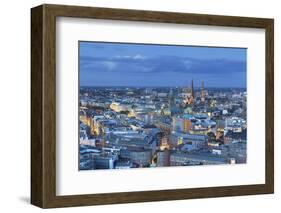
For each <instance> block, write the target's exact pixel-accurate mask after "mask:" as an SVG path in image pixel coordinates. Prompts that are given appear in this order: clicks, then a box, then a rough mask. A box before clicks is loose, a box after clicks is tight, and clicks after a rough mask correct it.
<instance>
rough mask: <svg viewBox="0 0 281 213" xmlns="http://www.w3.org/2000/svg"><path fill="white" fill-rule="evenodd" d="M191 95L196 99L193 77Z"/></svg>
mask: <svg viewBox="0 0 281 213" xmlns="http://www.w3.org/2000/svg"><path fill="white" fill-rule="evenodd" d="M191 97H192V98H193V99H194V98H195V96H194V85H193V79H192V80H191Z"/></svg>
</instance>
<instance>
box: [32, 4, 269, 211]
mask: <svg viewBox="0 0 281 213" xmlns="http://www.w3.org/2000/svg"><path fill="white" fill-rule="evenodd" d="M57 17H74V18H94V19H110V20H126V21H144V22H158V23H177V24H195V25H209V26H229V27H247V28H261V29H265V34H266V38H265V39H266V41H265V44H266V53H265V55H266V58H265V61H266V69H265V70H266V73H265V76H266V77H265V79H266V101H265V102H266V106H265V107H266V119H265V126H266V136H265V141H266V150H265V156H266V165H265V166H266V167H265V171H266V172H265V174H266V176H265V184H257V185H241V186H221V187H208V188H192V189H171V190H158V191H140V192H122V193H104V194H87V195H69V196H57V195H56V66H55V65H56V40H55V38H56V18H57ZM273 30H274V20H273V19H264V18H248V17H233V16H217V15H199V14H186V13H171V12H155V11H141V10H126V9H110V8H93V7H78V6H63V5H41V6H38V7H35V8H32V9H31V203H32V204H33V205H36V206H39V207H42V208H52V207H66V206H83V205H100V204H114V203H132V202H147V201H164V200H178V199H190V198H207V197H220V196H237V195H253V194H268V193H273V192H274V31H273Z"/></svg>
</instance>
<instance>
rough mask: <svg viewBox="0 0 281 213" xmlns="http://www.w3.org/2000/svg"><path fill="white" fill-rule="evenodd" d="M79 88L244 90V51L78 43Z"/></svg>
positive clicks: (214, 48)
mask: <svg viewBox="0 0 281 213" xmlns="http://www.w3.org/2000/svg"><path fill="white" fill-rule="evenodd" d="M79 45H80V50H79V51H80V52H79V60H80V85H81V86H128V87H129V86H144V87H145V86H147V87H157V86H171V87H175V86H179V87H183V86H184V87H189V86H190V82H191V80H192V79H193V80H194V86H195V87H199V86H200V85H201V81H204V83H205V87H240V88H246V60H247V56H246V52H247V50H246V49H244V48H216V47H195V46H175V45H170V46H169V45H147V44H146V45H145V44H128V43H106V42H79Z"/></svg>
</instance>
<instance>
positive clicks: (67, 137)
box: [31, 5, 274, 208]
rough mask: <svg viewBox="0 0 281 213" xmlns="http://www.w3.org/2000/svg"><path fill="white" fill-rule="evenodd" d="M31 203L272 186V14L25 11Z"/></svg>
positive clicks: (226, 192)
mask: <svg viewBox="0 0 281 213" xmlns="http://www.w3.org/2000/svg"><path fill="white" fill-rule="evenodd" d="M31 26H32V29H31V45H32V46H31V78H32V79H31V84H32V85H31V87H32V89H31V96H32V98H31V110H32V117H31V121H32V122H31V123H32V126H31V136H32V137H31V138H32V139H31V203H32V204H34V205H36V206H39V207H42V208H52V207H66V206H79V205H98V204H114V203H130V202H147V201H162V200H178V199H189V198H207V197H219V196H237V195H252V194H266V193H273V191H274V147H273V145H274V138H273V136H274V134H273V133H274V99H273V96H274V95H273V94H274V73H273V69H274V68H273V67H274V66H273V63H274V43H273V37H274V36H273V34H274V33H273V29H274V22H273V19H265V18H249V17H233V16H217V15H200V14H186V13H171V12H156V11H140V10H126V9H111V8H93V7H78V6H65V5H41V6H38V7H35V8H32V9H31Z"/></svg>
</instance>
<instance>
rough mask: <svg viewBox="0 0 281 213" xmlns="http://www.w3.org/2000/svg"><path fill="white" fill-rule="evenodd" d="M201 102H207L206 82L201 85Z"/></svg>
mask: <svg viewBox="0 0 281 213" xmlns="http://www.w3.org/2000/svg"><path fill="white" fill-rule="evenodd" d="M201 102H205V92H204V81H202V85H201Z"/></svg>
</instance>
